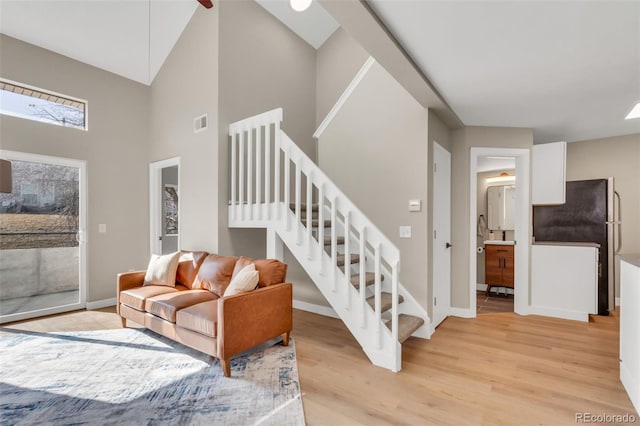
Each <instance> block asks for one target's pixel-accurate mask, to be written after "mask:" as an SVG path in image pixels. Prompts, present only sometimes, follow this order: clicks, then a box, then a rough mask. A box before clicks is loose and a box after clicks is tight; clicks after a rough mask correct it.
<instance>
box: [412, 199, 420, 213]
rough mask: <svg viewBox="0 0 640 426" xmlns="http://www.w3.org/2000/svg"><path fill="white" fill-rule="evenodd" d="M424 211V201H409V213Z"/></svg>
mask: <svg viewBox="0 0 640 426" xmlns="http://www.w3.org/2000/svg"><path fill="white" fill-rule="evenodd" d="M421 210H422V200H409V211H410V212H419V211H421Z"/></svg>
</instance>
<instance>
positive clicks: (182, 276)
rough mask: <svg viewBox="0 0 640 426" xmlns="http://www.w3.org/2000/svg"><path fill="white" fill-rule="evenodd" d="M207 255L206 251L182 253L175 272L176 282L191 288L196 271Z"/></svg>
mask: <svg viewBox="0 0 640 426" xmlns="http://www.w3.org/2000/svg"><path fill="white" fill-rule="evenodd" d="M208 254H209V253H207V252H206V251H182V252H180V261H179V262H178V271H177V272H176V282H177V283H178V284H182V285H183V286H185V287H187V288H192V286H193V281H194V280H195V279H196V276H197V275H198V270H199V269H200V266H201V265H202V262H204V259H205V258H206V257H207V255H208Z"/></svg>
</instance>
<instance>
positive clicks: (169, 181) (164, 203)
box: [149, 158, 180, 254]
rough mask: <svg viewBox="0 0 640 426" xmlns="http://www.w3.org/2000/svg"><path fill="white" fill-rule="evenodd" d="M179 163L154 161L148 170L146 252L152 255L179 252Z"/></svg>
mask: <svg viewBox="0 0 640 426" xmlns="http://www.w3.org/2000/svg"><path fill="white" fill-rule="evenodd" d="M179 175H180V159H179V158H171V159H168V160H162V161H157V162H155V163H151V164H150V166H149V184H150V187H149V191H150V193H149V200H150V203H151V205H150V209H149V211H150V214H151V217H150V224H151V229H150V231H151V232H150V235H151V244H150V249H151V253H152V254H167V253H173V252H175V251H178V250H179V249H180V243H179V237H180V235H179V232H180V198H179V196H180V182H179Z"/></svg>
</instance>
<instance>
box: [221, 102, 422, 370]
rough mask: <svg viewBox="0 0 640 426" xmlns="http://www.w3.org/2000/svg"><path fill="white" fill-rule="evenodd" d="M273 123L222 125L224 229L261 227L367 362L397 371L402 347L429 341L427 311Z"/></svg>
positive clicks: (372, 236) (394, 260) (271, 247)
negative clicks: (227, 168)
mask: <svg viewBox="0 0 640 426" xmlns="http://www.w3.org/2000/svg"><path fill="white" fill-rule="evenodd" d="M281 122H282V108H278V109H274V110H271V111H268V112H265V113H263V114H259V115H257V116H254V117H250V118H247V119H244V120H241V121H238V122H236V123H233V124H231V125H230V126H229V134H230V136H231V201H230V204H229V227H234V228H265V229H266V230H267V245H268V247H267V252H268V255H269V256H272V257H278V258H281V257H282V247H283V245H286V246H287V247H288V249H289V250H290V251H291V253H292V254H293V255H294V256H295V258H296V260H297V261H298V262H299V263H300V265H302V267H303V268H304V270H305V271H306V272H307V274H308V275H309V277H310V278H311V279H312V280H313V282H314V283H315V284H316V286H317V287H318V289H320V291H321V292H322V294H323V295H324V297H325V298H326V299H327V301H328V302H329V303H330V305H331V307H332V308H333V309H334V311H335V312H336V313H337V314H338V316H339V317H340V318H341V319H342V321H343V322H344V323H345V324H346V326H347V328H348V329H349V331H350V332H351V333H352V334H353V335H354V337H355V338H356V339H357V340H358V342H359V343H360V345H361V346H362V349H363V350H364V352H365V353H366V354H367V356H368V357H369V359H370V360H371V362H372V363H373V364H375V365H378V366H381V367H384V368H388V369H390V370H392V371H394V372H396V371H400V368H401V365H402V364H401V359H402V342H404V341H405V340H406V339H407V338H409V337H410V336H419V337H425V338H428V337H429V336H430V333H429V322H430V321H429V317H428V315H427V312H426V311H425V310H424V309H423V308H422V307H421V306H420V305H419V304H418V303H417V301H416V300H415V299H414V298H413V297H412V296H411V294H410V293H408V292H407V291H406V289H405V288H404V287H403V286H402V284H400V282H399V281H398V276H399V271H400V252H399V250H398V248H397V247H396V246H395V245H394V244H393V243H391V241H389V239H388V238H387V237H386V236H385V235H384V234H383V233H382V232H380V230H378V228H377V227H376V226H375V225H374V224H373V223H372V222H371V221H370V220H369V219H368V218H367V217H366V216H365V215H364V214H363V213H362V212H361V211H360V210H359V209H358V208H357V207H356V206H355V205H354V204H353V203H352V202H351V201H350V200H349V198H347V197H346V196H345V195H344V194H343V193H342V192H341V191H340V189H339V188H338V187H337V186H336V185H335V184H334V183H333V182H332V181H331V180H330V179H329V178H328V177H327V176H326V175H325V174H324V173H323V172H322V170H320V168H319V167H318V166H317V165H316V164H315V163H314V162H313V161H311V159H310V158H309V157H308V156H307V155H306V154H305V153H304V152H303V151H302V150H301V149H300V148H299V147H298V146H297V145H296V144H295V143H294V142H293V141H292V140H291V139H290V138H289V136H287V134H286V133H285V132H284V131H283V130H281V129H280V123H281ZM294 285H295V283H294ZM425 285H426V283H425Z"/></svg>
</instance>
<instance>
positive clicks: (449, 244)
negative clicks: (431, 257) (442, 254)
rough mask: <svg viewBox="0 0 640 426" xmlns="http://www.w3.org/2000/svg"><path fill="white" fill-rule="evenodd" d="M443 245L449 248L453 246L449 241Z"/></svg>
mask: <svg viewBox="0 0 640 426" xmlns="http://www.w3.org/2000/svg"><path fill="white" fill-rule="evenodd" d="M444 247H445V248H449V247H453V245H452V244H451V243H445V245H444Z"/></svg>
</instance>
